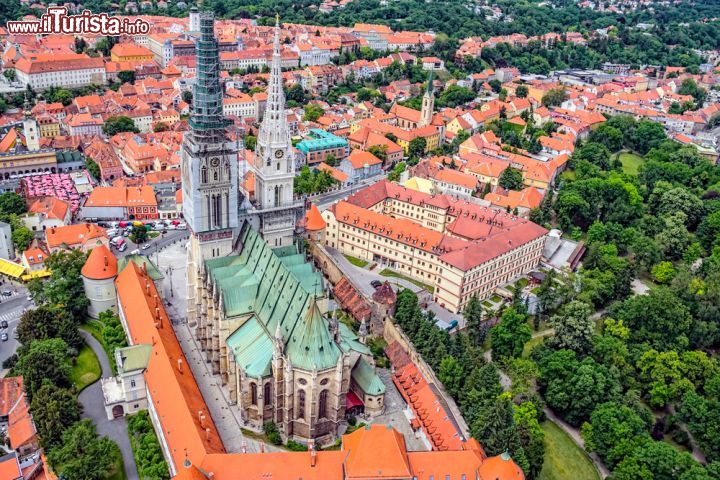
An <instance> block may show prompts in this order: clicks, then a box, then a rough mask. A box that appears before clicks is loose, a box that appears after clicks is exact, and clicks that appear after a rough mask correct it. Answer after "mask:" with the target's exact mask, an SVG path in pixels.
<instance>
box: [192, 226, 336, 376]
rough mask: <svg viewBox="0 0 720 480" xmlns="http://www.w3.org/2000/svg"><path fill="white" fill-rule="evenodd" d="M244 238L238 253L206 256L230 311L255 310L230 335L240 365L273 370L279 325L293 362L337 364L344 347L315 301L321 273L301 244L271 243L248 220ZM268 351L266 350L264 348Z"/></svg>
mask: <svg viewBox="0 0 720 480" xmlns="http://www.w3.org/2000/svg"><path fill="white" fill-rule="evenodd" d="M239 241H240V242H241V244H242V250H241V252H240V254H239V255H235V256H231V257H222V258H215V259H211V260H207V261H205V269H206V272H207V274H208V277H209V279H210V281H212V282H213V283H214V284H215V286H216V288H217V289H219V290H220V293H221V295H222V302H223V310H224V312H225V316H226V317H238V316H243V315H250V314H252V315H253V317H252V319H251V320H248V321H247V323H246V324H243V326H242V327H240V328H239V329H238V330H237V331H236V332H234V333H233V334H232V335H231V336H230V338H228V340H227V342H228V346H229V347H230V348H231V349H232V350H233V352H235V356H236V362H237V363H238V365H243V366H244V368H246V369H252V371H253V372H254V373H253V375H262V372H266V371H268V370H267V369H269V368H270V367H269V361H270V360H269V359H270V358H271V356H272V339H273V338H274V336H275V332H276V330H277V327H278V325H279V326H280V331H281V334H282V336H283V341H284V342H285V346H286V354H287V356H288V358H289V359H290V362H291V363H292V364H293V365H295V366H297V367H298V368H307V369H309V370H312V369H313V368H317V369H324V368H328V365H329V366H333V365H334V364H335V362H337V358H338V355H339V352H340V351H339V349H338V347H337V345H336V344H335V343H334V342H332V339H331V338H330V334H329V333H328V331H327V322H326V321H325V320H324V319H323V318H322V315H321V314H320V312H319V311H318V310H317V306H316V305H315V302H314V299H315V297H316V296H321V295H322V294H323V288H322V285H323V283H322V277H321V275H320V274H319V273H318V272H315V271H313V269H312V266H311V265H310V264H309V263H306V261H305V257H304V255H303V254H301V253H298V251H297V248H296V247H292V246H290V247H282V248H279V249H272V248H270V247H269V246H268V245H267V243H265V241H264V240H263V239H262V238H261V237H260V235H259V234H258V233H257V232H256V231H255V230H253V229H252V227H250V225H249V224H247V223H246V224H245V225H244V226H243V228H242V230H241V232H240V239H239ZM316 316H319V321H316ZM258 329H261V330H262V331H263V335H260V333H259V331H260V330H258ZM323 332H324V333H323ZM328 341H330V343H332V346H328V345H327V342H328ZM266 342H269V343H266ZM305 347H307V349H306V348H305ZM320 347H322V348H320ZM263 351H266V355H264V356H262V355H260V353H259V352H263ZM248 352H250V353H248ZM253 352H254V353H253ZM333 352H334V353H333ZM256 357H257V358H256ZM313 365H315V367H313ZM248 373H249V370H248Z"/></svg>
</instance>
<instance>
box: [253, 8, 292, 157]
mask: <svg viewBox="0 0 720 480" xmlns="http://www.w3.org/2000/svg"><path fill="white" fill-rule="evenodd" d="M267 94H268V98H267V103H266V105H265V117H264V118H263V121H262V124H261V125H260V134H259V136H258V145H259V146H264V147H266V148H267V147H275V146H278V147H286V146H288V145H287V144H288V142H289V141H290V130H289V128H288V124H287V116H286V114H285V92H284V91H283V78H282V56H281V54H280V19H279V17H277V18H276V20H275V39H274V41H273V55H272V62H271V65H270V83H269V85H268V89H267ZM261 153H269V152H266V151H262V152H261ZM261 156H263V155H261Z"/></svg>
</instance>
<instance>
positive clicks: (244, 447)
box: [240, 441, 247, 453]
mask: <svg viewBox="0 0 720 480" xmlns="http://www.w3.org/2000/svg"><path fill="white" fill-rule="evenodd" d="M240 451H241V452H242V453H247V443H245V442H244V441H243V442H242V446H241V447H240Z"/></svg>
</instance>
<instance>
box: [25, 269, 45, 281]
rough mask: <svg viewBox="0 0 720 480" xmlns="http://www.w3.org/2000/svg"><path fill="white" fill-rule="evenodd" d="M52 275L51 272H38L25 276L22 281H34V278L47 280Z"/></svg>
mask: <svg viewBox="0 0 720 480" xmlns="http://www.w3.org/2000/svg"><path fill="white" fill-rule="evenodd" d="M50 275H52V272H51V271H50V270H36V271H34V272H30V273H28V274H27V275H23V276H22V279H23V281H25V282H27V281H30V280H32V279H33V278H45V277H49V276H50Z"/></svg>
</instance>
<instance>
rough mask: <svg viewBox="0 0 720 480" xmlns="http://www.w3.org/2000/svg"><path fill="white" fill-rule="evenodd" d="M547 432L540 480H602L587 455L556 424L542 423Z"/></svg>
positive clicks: (544, 430)
mask: <svg viewBox="0 0 720 480" xmlns="http://www.w3.org/2000/svg"><path fill="white" fill-rule="evenodd" d="M541 426H542V429H543V432H545V463H544V464H543V469H542V471H541V472H540V476H539V477H538V479H539V480H578V479H583V480H600V475H599V474H598V472H597V469H596V468H595V465H593V463H592V461H591V460H590V458H589V457H588V456H587V454H586V453H585V452H584V451H583V450H582V449H581V448H580V447H578V446H577V445H576V444H575V442H573V440H572V438H570V437H569V436H568V435H567V434H566V433H565V432H563V431H562V429H561V428H560V427H558V426H557V425H556V424H555V423H553V422H551V421H545V422H543V423H542V425H541Z"/></svg>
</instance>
